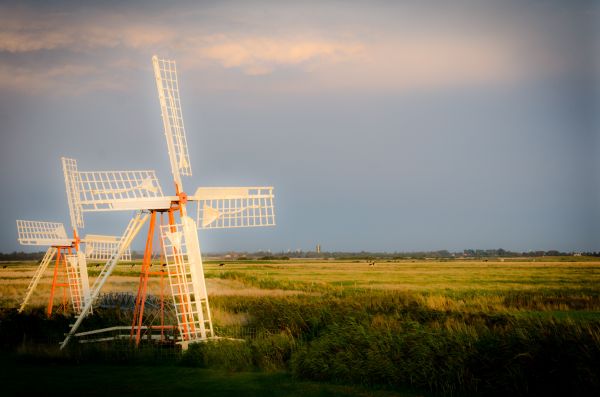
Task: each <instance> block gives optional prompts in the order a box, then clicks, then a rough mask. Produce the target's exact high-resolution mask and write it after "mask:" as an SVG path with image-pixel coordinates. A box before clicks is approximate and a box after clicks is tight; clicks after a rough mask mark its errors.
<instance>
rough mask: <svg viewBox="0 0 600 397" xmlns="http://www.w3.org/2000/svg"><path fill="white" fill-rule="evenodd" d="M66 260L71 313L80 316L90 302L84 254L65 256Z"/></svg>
mask: <svg viewBox="0 0 600 397" xmlns="http://www.w3.org/2000/svg"><path fill="white" fill-rule="evenodd" d="M65 258H66V260H67V281H68V284H69V292H70V293H71V302H72V304H73V312H74V313H75V314H77V315H78V314H80V313H81V311H82V310H83V308H84V306H85V305H86V303H87V302H88V301H89V300H90V282H89V278H88V272H87V262H86V258H85V254H84V253H83V252H81V251H79V252H77V253H76V254H68V255H65Z"/></svg>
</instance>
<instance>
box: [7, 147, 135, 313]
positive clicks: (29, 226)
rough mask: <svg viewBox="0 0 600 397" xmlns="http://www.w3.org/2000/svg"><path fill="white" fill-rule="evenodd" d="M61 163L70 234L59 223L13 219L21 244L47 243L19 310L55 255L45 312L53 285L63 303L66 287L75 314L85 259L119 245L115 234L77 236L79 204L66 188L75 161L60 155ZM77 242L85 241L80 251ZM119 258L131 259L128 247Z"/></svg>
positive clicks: (85, 295)
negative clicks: (61, 290) (71, 233)
mask: <svg viewBox="0 0 600 397" xmlns="http://www.w3.org/2000/svg"><path fill="white" fill-rule="evenodd" d="M62 167H63V174H64V177H65V182H66V187H67V202H68V205H69V215H70V218H71V227H72V230H73V237H68V236H67V232H66V230H65V226H64V225H63V224H62V223H56V222H42V221H28V220H17V232H18V240H19V242H20V243H21V244H22V245H36V246H49V247H48V249H47V250H46V254H45V255H44V257H43V259H42V261H41V262H40V264H39V266H38V267H37V269H36V271H35V273H34V276H33V278H32V279H31V282H30V283H29V286H28V288H27V291H26V293H25V298H24V299H23V302H22V303H21V306H20V307H19V312H22V311H23V310H24V309H25V307H26V306H27V304H28V303H29V300H30V299H31V296H32V295H33V292H34V290H35V289H36V287H37V286H38V284H39V282H40V280H41V278H42V277H43V275H44V273H45V272H46V269H47V268H48V265H49V264H50V263H51V262H52V260H53V259H54V257H55V256H56V262H55V265H54V274H53V278H52V287H51V289H50V298H49V300H48V307H47V310H46V312H47V314H48V316H50V315H51V314H52V309H53V305H54V295H55V292H56V288H57V287H63V305H64V304H66V292H67V290H66V287H68V291H69V293H70V297H71V302H72V305H73V311H74V312H75V313H76V314H79V313H81V310H82V309H83V306H84V304H85V302H87V301H88V300H89V298H90V287H89V281H88V273H87V260H92V261H106V260H108V259H110V258H111V257H112V254H113V252H114V251H115V250H116V249H117V248H118V246H119V239H118V237H115V236H104V235H94V234H88V235H86V236H85V238H84V239H80V238H79V235H78V232H77V228H78V227H81V228H83V227H84V223H83V217H82V216H81V212H80V211H79V208H78V207H76V206H75V205H74V201H73V196H72V193H73V192H72V189H70V187H71V183H72V182H73V181H72V180H70V179H71V176H72V174H73V169H75V171H76V169H77V164H76V162H75V161H74V160H72V159H66V158H63V159H62ZM81 244H85V251H84V252H81V251H80V246H81ZM120 258H121V260H125V261H127V260H131V252H130V251H129V249H127V250H124V251H123V253H122V256H121V257H120ZM60 273H62V278H63V280H62V282H61V281H59V275H61V274H60Z"/></svg>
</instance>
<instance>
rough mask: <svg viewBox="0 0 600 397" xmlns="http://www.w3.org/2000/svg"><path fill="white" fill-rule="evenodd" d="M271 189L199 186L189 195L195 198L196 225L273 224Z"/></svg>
mask: <svg viewBox="0 0 600 397" xmlns="http://www.w3.org/2000/svg"><path fill="white" fill-rule="evenodd" d="M273 198H274V194H273V188H272V187H270V186H265V187H211V188H206V187H201V188H198V189H197V190H196V193H195V194H194V196H193V197H192V199H193V200H197V201H198V212H197V224H198V227H200V228H202V229H229V228H239V227H259V226H273V225H275V210H274V206H273Z"/></svg>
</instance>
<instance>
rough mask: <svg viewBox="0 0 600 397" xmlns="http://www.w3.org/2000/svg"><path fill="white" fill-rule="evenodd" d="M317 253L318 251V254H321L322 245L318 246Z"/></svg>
mask: <svg viewBox="0 0 600 397" xmlns="http://www.w3.org/2000/svg"><path fill="white" fill-rule="evenodd" d="M316 251H317V254H320V253H321V244H317V249H316Z"/></svg>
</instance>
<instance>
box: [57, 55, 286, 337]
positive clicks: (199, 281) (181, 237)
mask: <svg viewBox="0 0 600 397" xmlns="http://www.w3.org/2000/svg"><path fill="white" fill-rule="evenodd" d="M152 64H153V68H154V76H155V80H156V87H157V90H158V97H159V102H160V108H161V114H162V120H163V128H164V133H165V138H166V141H167V150H168V154H169V160H170V165H171V173H172V175H173V179H174V183H175V195H174V196H163V195H162V190H161V189H160V185H159V184H158V180H157V179H156V177H155V175H154V171H119V172H117V171H104V172H97V171H96V172H87V173H83V172H79V171H77V167H76V164H75V166H74V167H71V169H70V173H69V175H68V176H65V181H66V182H67V185H68V186H67V190H70V191H71V193H70V196H69V197H70V199H71V200H72V202H73V203H74V208H75V211H76V212H77V214H79V215H81V214H83V213H84V212H88V211H122V210H136V211H137V213H136V215H135V216H134V218H133V219H132V220H131V221H130V223H129V225H128V227H127V229H126V230H125V232H124V234H123V236H122V237H121V239H120V241H119V248H118V249H117V250H116V252H114V253H113V257H112V258H111V259H110V260H108V261H107V262H106V265H105V266H104V268H103V269H102V271H101V272H100V276H99V277H98V278H97V279H96V281H95V282H94V285H93V286H92V289H91V293H90V300H89V301H88V302H87V303H86V305H85V307H84V308H83V309H82V311H81V314H80V315H79V316H78V317H77V319H76V321H75V323H74V324H73V326H72V327H71V330H70V331H69V333H68V334H67V336H66V338H65V340H64V341H63V342H62V344H61V348H64V347H65V346H66V345H67V344H68V342H69V340H70V338H71V337H72V336H73V335H75V332H76V331H77V329H78V327H79V325H80V324H81V322H82V321H83V319H84V318H85V316H86V314H87V313H88V312H89V310H88V309H89V308H91V305H92V302H93V301H94V300H95V299H96V298H97V297H98V294H99V292H100V289H101V288H102V286H103V285H104V283H105V282H106V279H107V278H108V276H109V275H110V274H111V272H112V271H113V269H114V266H115V264H116V259H118V256H119V255H120V253H121V252H123V251H124V250H125V249H127V247H129V244H130V243H131V241H132V240H133V239H134V238H135V236H136V235H137V233H138V232H139V231H140V229H141V227H142V226H143V224H144V223H145V222H146V221H147V219H148V218H150V224H149V227H148V236H147V239H146V249H145V254H144V260H143V263H142V273H141V277H140V285H139V287H138V295H137V297H136V307H135V311H134V321H133V324H132V328H131V337H132V339H134V340H135V342H136V344H138V343H139V342H140V336H141V330H142V320H143V315H144V302H145V300H146V299H145V298H146V293H147V292H146V291H147V282H148V275H149V273H150V272H149V268H150V261H151V259H152V241H153V236H154V232H155V223H156V221H155V220H156V213H165V212H166V213H167V214H168V225H164V226H161V227H160V236H161V241H162V249H163V255H164V257H165V261H166V269H167V274H168V278H169V284H170V287H171V296H172V300H173V305H174V309H175V314H176V319H177V328H178V331H179V335H180V337H181V340H180V341H179V343H180V344H181V345H182V347H183V348H184V349H185V348H187V345H188V344H189V343H194V342H198V341H204V340H207V339H209V338H212V337H214V336H215V335H214V330H213V326H212V320H211V314H210V306H209V302H208V294H207V291H206V283H205V280H204V270H203V265H202V255H201V251H200V243H199V241H198V231H197V229H198V227H201V228H204V229H215V228H239V227H259V226H272V225H275V212H274V206H273V198H274V195H273V187H271V186H266V187H217V188H212V187H201V188H198V189H197V190H196V191H195V193H194V195H193V196H188V195H187V194H186V193H185V191H184V189H183V183H182V179H181V176H191V175H192V169H191V165H190V159H189V154H188V147H187V139H186V135H185V129H184V124H183V117H182V114H181V102H180V98H179V82H178V79H177V69H176V64H175V61H172V60H167V59H159V58H158V57H156V56H154V57H153V58H152ZM188 202H196V203H197V215H196V220H194V219H193V218H191V217H190V216H188V208H187V205H188ZM177 213H178V214H179V216H178V218H179V219H178V222H176V214H177Z"/></svg>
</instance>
